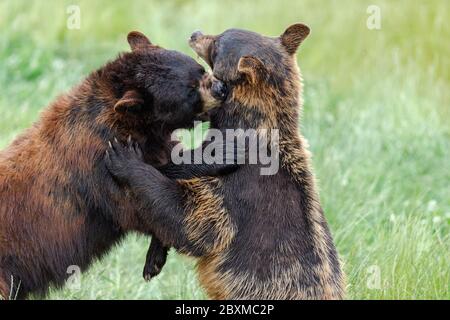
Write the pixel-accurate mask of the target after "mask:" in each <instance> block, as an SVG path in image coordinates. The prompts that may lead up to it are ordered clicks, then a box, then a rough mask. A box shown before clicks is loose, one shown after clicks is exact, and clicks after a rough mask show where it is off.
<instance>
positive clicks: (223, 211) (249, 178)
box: [113, 24, 345, 299]
mask: <svg viewBox="0 0 450 320" xmlns="http://www.w3.org/2000/svg"><path fill="white" fill-rule="evenodd" d="M308 34H309V29H308V28H307V27H306V26H304V25H301V24H296V25H293V26H291V27H289V28H288V29H287V30H286V31H285V32H284V33H283V34H282V35H281V36H280V37H277V38H270V37H264V36H261V35H259V34H256V33H253V32H249V31H244V30H237V29H230V30H227V31H225V32H224V33H222V34H221V35H218V36H211V35H208V36H203V35H202V34H201V33H199V32H197V33H195V34H193V35H192V37H191V40H190V45H191V47H192V48H193V49H194V50H195V51H196V52H197V53H198V54H199V55H200V56H202V58H204V59H205V61H207V62H208V63H209V64H210V66H211V67H212V68H213V73H214V77H215V79H217V80H216V81H221V82H223V83H224V84H225V85H226V87H227V88H229V94H228V97H227V98H226V100H225V101H224V102H223V104H222V106H221V107H220V108H216V109H214V110H213V112H212V114H211V127H212V128H216V129H221V130H225V129H228V128H229V129H249V128H252V129H258V130H261V129H269V130H271V129H279V138H280V140H279V147H280V150H279V151H280V153H279V158H280V163H281V167H280V170H279V171H278V172H277V173H276V174H274V175H272V176H263V175H261V174H260V170H259V169H260V168H261V167H262V165H261V164H259V163H258V164H256V165H249V164H245V165H242V166H241V167H240V169H239V170H238V171H237V172H235V173H233V174H230V175H227V176H223V177H220V178H218V179H194V180H189V181H178V182H176V183H175V182H173V181H169V180H167V179H165V178H164V177H162V176H161V175H160V174H159V173H158V172H157V171H156V170H155V169H154V168H152V167H151V166H147V165H143V164H141V165H138V164H136V163H134V165H133V166H129V165H127V163H125V162H123V161H122V162H121V161H120V160H119V159H120V158H124V157H123V156H121V157H117V159H116V160H114V161H115V162H117V163H118V164H117V165H118V166H119V167H121V168H122V169H121V170H123V171H128V172H129V173H128V175H121V176H122V178H123V179H124V180H125V181H126V182H127V183H128V184H129V185H130V186H131V188H132V190H133V192H134V194H135V195H136V197H137V198H138V199H140V200H141V201H143V206H150V205H151V206H156V207H157V209H158V210H154V211H152V212H149V213H147V214H148V215H149V216H150V217H151V219H152V221H154V222H155V223H157V224H158V229H155V234H156V235H157V236H158V237H159V238H161V240H162V241H163V243H164V244H165V245H166V246H173V247H175V248H176V249H178V250H179V251H180V252H183V253H187V254H190V255H192V256H196V257H198V260H199V263H198V273H199V279H200V282H201V284H202V286H203V287H204V288H205V290H206V292H207V294H208V296H209V297H211V298H214V299H342V298H344V295H345V281H344V275H343V272H342V270H341V266H340V262H339V258H338V255H337V252H336V249H335V247H334V244H333V240H332V237H331V233H330V231H329V229H328V225H327V223H326V220H325V217H324V214H323V211H322V208H321V206H320V201H319V195H318V191H317V187H316V183H315V178H314V174H313V171H312V168H311V163H310V154H309V151H308V146H307V143H306V140H305V139H304V138H303V136H302V135H301V134H300V133H299V126H298V122H299V111H300V110H299V109H300V108H301V107H302V101H301V98H300V95H301V91H302V85H301V77H300V72H299V69H298V66H297V63H296V60H295V57H294V53H295V50H296V49H297V48H298V46H299V45H300V43H301V42H302V41H303V39H304V38H305V37H306V35H308ZM212 87H214V85H213V86H212ZM222 87H223V86H222ZM267 147H268V148H270V147H271V146H270V145H268V146H267ZM272 151H274V150H272ZM122 153H125V154H127V156H126V157H131V158H133V157H134V156H133V154H132V153H131V154H129V153H127V152H126V151H125V150H120V151H119V154H122ZM126 157H125V158H126ZM113 174H114V172H113ZM169 230H170V231H171V233H170V236H167V234H168V231H169Z"/></svg>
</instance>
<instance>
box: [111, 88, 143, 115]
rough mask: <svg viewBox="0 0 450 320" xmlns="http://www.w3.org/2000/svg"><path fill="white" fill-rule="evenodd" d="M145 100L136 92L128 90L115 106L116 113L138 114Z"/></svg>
mask: <svg viewBox="0 0 450 320" xmlns="http://www.w3.org/2000/svg"><path fill="white" fill-rule="evenodd" d="M143 106H144V99H143V98H142V95H141V94H140V93H139V92H137V91H136V90H128V91H127V92H125V94H124V95H123V97H122V98H120V99H119V101H117V102H116V104H115V105H114V111H115V112H118V113H122V114H124V113H127V112H131V113H137V112H139V111H141V110H142V108H143Z"/></svg>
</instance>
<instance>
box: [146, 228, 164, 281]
mask: <svg viewBox="0 0 450 320" xmlns="http://www.w3.org/2000/svg"><path fill="white" fill-rule="evenodd" d="M168 251H169V249H168V248H166V247H164V245H163V244H162V242H161V241H159V239H158V238H156V237H153V238H152V241H151V243H150V247H149V248H148V250H147V257H146V259H145V265H144V272H143V276H144V279H145V281H150V280H151V279H152V278H154V277H156V276H157V275H158V274H159V273H160V272H161V270H162V268H163V267H164V265H165V264H166V260H167V253H168Z"/></svg>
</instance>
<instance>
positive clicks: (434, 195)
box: [0, 0, 450, 299]
mask: <svg viewBox="0 0 450 320" xmlns="http://www.w3.org/2000/svg"><path fill="white" fill-rule="evenodd" d="M73 3H76V4H79V5H80V8H81V29H80V30H68V29H67V28H66V18H67V15H66V6H67V5H68V4H73ZM370 4H377V5H379V6H380V8H381V17H382V26H381V30H374V31H371V30H368V29H367V28H366V19H367V17H368V15H367V13H366V9H367V6H368V5H370ZM449 12H450V4H449V3H448V2H447V1H437V0H436V1H409V0H408V1H406V0H405V1H400V0H399V1H387V0H377V1H373V0H370V1H356V0H354V1H350V0H345V1H341V0H340V1H312V0H311V1H295V2H294V1H287V0H283V1H277V2H273V1H260V2H259V3H255V1H247V0H238V1H227V2H226V4H225V2H223V1H222V2H212V1H204V2H202V1H174V2H169V1H148V0H145V1H133V2H130V3H129V2H125V1H120V2H119V1H95V2H94V1H76V0H73V1H67V2H66V1H45V2H42V1H34V2H32V1H2V2H0V30H1V32H0V87H1V92H2V94H1V95H0V147H2V148H3V147H5V146H6V145H7V144H8V143H9V142H11V141H12V139H13V138H14V137H15V136H16V135H17V134H18V133H19V132H21V131H22V130H23V129H24V128H26V127H28V126H30V124H31V123H32V122H33V121H34V120H36V119H37V117H38V113H39V111H40V110H41V109H42V108H44V107H45V106H46V105H47V104H48V103H49V102H50V101H51V100H52V99H54V98H55V97H56V96H57V95H58V94H60V93H62V92H64V91H65V90H67V89H69V88H70V87H71V86H73V85H74V84H76V83H77V82H79V81H80V80H81V79H82V78H83V77H84V76H85V75H87V73H88V72H89V71H91V70H92V69H94V68H96V67H98V66H100V65H102V64H103V63H104V62H105V61H106V60H107V59H111V58H113V57H114V56H115V55H116V54H117V52H118V51H120V50H127V44H126V41H125V37H126V34H127V32H128V31H130V30H134V29H137V30H141V31H143V32H145V33H146V34H147V35H149V37H150V38H151V39H152V41H153V42H154V43H157V44H160V45H162V46H164V47H167V48H172V49H177V50H180V51H183V52H185V53H188V54H191V55H192V52H191V51H190V50H189V48H188V46H187V43H186V39H187V37H188V36H189V35H190V33H191V32H192V31H193V30H195V29H198V28H200V29H202V30H204V31H205V32H208V33H219V32H221V31H223V30H224V29H227V28H230V27H241V28H247V29H252V30H255V31H258V32H260V33H264V34H269V35H278V34H280V33H281V32H282V31H283V30H284V28H285V27H286V26H288V25H289V24H291V23H293V22H297V21H302V22H305V23H307V24H308V25H310V26H311V28H312V34H311V36H310V38H309V39H307V40H306V41H305V43H304V44H303V45H302V47H301V50H300V52H299V55H298V59H299V64H300V66H301V68H302V71H303V76H304V79H305V106H304V112H303V118H302V132H303V134H304V135H305V136H306V137H307V138H308V140H309V142H310V144H311V149H312V151H313V154H314V159H313V160H314V167H315V171H316V174H317V177H318V179H319V184H320V188H321V199H322V203H323V206H324V208H325V212H326V216H327V218H328V220H329V222H330V225H331V228H332V231H333V234H334V237H335V240H336V244H337V247H338V250H339V252H340V254H341V257H342V259H343V261H344V263H345V271H346V273H347V278H348V292H349V295H348V298H350V299H414V298H430V299H450V289H449V284H450V267H449V266H450V236H449V231H450V45H449V42H448V39H450V27H449V24H448V21H447V20H448V18H449V16H448V13H449ZM147 244H148V239H146V238H145V237H141V236H136V235H131V236H129V237H128V238H127V239H126V240H125V241H124V242H123V243H122V244H121V245H120V246H118V247H117V248H116V249H114V250H113V251H112V252H111V253H110V254H109V255H108V256H106V257H105V258H104V259H102V260H101V261H99V262H97V263H95V265H94V266H93V267H92V268H91V269H90V270H89V272H87V273H86V274H84V275H83V277H82V282H81V289H80V290H70V289H68V288H65V289H63V290H53V291H52V292H51V294H50V296H49V298H52V299H128V298H129V299H149V298H150V299H159V298H167V299H172V298H186V299H191V298H204V297H205V295H204V293H203V292H202V290H201V289H200V288H199V286H198V283H197V280H196V275H195V269H194V262H193V261H191V260H189V259H187V258H185V257H182V256H180V255H178V254H176V253H173V252H172V253H171V255H170V257H169V260H168V264H167V266H166V267H165V269H164V270H163V272H162V274H161V275H160V276H159V277H158V278H157V279H155V280H154V281H152V282H151V283H145V282H144V281H143V279H142V278H141V270H142V266H143V263H144V258H145V252H146V249H147ZM378 271H379V275H380V277H379V283H378V284H379V286H377V285H375V288H374V286H373V283H375V284H376V283H377V281H376V278H374V277H375V276H376V274H377V272H378ZM374 279H375V280H374ZM368 284H369V285H368Z"/></svg>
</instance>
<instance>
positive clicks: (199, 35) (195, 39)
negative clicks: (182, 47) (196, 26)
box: [191, 30, 203, 41]
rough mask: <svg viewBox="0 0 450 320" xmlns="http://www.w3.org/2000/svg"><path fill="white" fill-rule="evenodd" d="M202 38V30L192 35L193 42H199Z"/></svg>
mask: <svg viewBox="0 0 450 320" xmlns="http://www.w3.org/2000/svg"><path fill="white" fill-rule="evenodd" d="M201 36H203V33H202V32H201V31H200V30H197V31H194V33H192V35H191V41H197V40H198V38H200V37H201Z"/></svg>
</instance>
